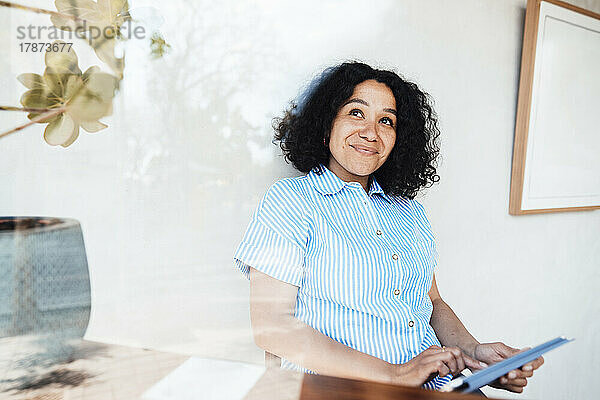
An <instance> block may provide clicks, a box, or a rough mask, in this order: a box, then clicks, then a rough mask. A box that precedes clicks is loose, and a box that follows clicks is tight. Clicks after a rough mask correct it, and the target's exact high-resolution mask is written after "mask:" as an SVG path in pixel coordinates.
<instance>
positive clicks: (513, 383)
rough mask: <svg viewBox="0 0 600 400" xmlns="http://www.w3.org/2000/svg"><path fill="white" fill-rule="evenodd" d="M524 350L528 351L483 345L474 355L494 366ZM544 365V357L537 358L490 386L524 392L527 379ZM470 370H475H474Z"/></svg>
mask: <svg viewBox="0 0 600 400" xmlns="http://www.w3.org/2000/svg"><path fill="white" fill-rule="evenodd" d="M524 350H527V349H521V350H519V349H515V348H512V347H509V346H507V345H505V344H504V343H500V342H495V343H482V344H479V345H477V346H476V347H475V351H474V353H473V355H474V356H475V358H476V359H478V360H479V361H483V362H485V363H487V364H494V363H497V362H499V361H502V360H504V359H506V358H509V357H512V356H513V355H514V354H516V353H519V352H521V351H524ZM543 363H544V357H539V358H536V359H535V360H533V361H531V362H529V363H527V364H525V365H523V366H522V367H521V368H518V369H515V370H512V371H510V372H509V373H508V374H506V375H504V376H502V377H500V378H499V379H497V380H496V381H495V382H494V383H492V384H490V386H492V387H495V388H498V389H505V390H508V391H510V392H515V393H521V392H523V388H524V387H525V386H527V378H530V377H531V376H533V371H534V370H536V369H538V368H539V367H540V366H541V365H542V364H543ZM470 369H471V370H474V369H473V368H470ZM475 369H477V368H475Z"/></svg>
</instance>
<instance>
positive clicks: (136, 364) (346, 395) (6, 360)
mask: <svg viewBox="0 0 600 400" xmlns="http://www.w3.org/2000/svg"><path fill="white" fill-rule="evenodd" d="M35 343H36V341H35V337H30V338H27V337H14V338H0V398H2V399H7V400H17V399H18V400H134V399H139V398H140V396H142V394H144V393H145V392H146V391H147V390H148V389H150V388H151V387H154V385H155V384H156V383H157V382H159V381H161V380H163V379H164V378H165V377H167V376H169V375H170V374H171V373H173V371H174V370H175V369H177V368H178V367H179V366H181V365H182V364H183V363H184V362H186V361H187V360H188V359H189V358H190V357H189V356H188V355H181V354H173V353H167V352H161V351H156V350H150V349H140V348H133V347H127V346H119V345H113V344H105V343H97V342H91V341H86V340H80V341H79V343H73V344H72V346H73V354H72V357H71V359H70V360H69V361H68V362H64V363H60V364H49V363H44V362H43V361H44V357H45V355H44V353H43V352H41V353H40V349H39V348H38V347H36V346H35ZM36 357H38V358H39V361H40V362H36V363H35V365H36V366H35V367H34V368H21V367H19V365H20V364H19V360H24V359H27V360H31V359H32V358H36ZM30 366H31V364H30ZM231 384H232V385H235V377H233V378H232V380H231ZM186 388H187V387H184V388H182V390H183V391H184V392H183V393H186ZM195 390H196V393H198V392H200V393H202V387H196V388H195ZM189 393H190V391H188V394H189ZM188 397H189V396H188ZM172 398H173V397H169V399H172ZM477 398H480V397H477V396H472V395H463V394H456V393H440V392H435V391H430V390H423V389H416V388H407V387H401V386H393V385H385V384H379V383H372V382H363V381H356V380H349V379H342V378H335V377H328V376H320V375H308V374H303V373H300V372H295V371H289V370H282V369H279V368H269V369H267V370H266V371H265V372H264V373H263V374H262V376H260V378H259V379H258V380H257V381H256V383H255V384H254V386H253V387H252V388H251V389H250V391H249V392H248V393H247V394H246V396H245V397H244V400H275V399H276V400H336V399H346V400H370V399H373V400H374V399H377V400H388V399H390V400H391V399H394V400H400V399H406V400H413V399H414V400H417V399H418V400H424V399H448V400H452V399H455V400H458V399H477ZM198 400H212V399H204V398H202V399H198ZM228 400H229V399H228ZM231 400H236V399H231Z"/></svg>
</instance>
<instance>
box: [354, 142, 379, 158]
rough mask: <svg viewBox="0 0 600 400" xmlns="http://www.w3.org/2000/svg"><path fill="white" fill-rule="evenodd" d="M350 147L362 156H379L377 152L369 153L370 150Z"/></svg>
mask: <svg viewBox="0 0 600 400" xmlns="http://www.w3.org/2000/svg"><path fill="white" fill-rule="evenodd" d="M349 146H350V147H352V148H353V149H354V150H356V151H357V152H359V153H360V154H364V155H367V156H372V155H374V154H377V152H376V151H369V150H365V149H360V148H356V147H354V146H352V145H349Z"/></svg>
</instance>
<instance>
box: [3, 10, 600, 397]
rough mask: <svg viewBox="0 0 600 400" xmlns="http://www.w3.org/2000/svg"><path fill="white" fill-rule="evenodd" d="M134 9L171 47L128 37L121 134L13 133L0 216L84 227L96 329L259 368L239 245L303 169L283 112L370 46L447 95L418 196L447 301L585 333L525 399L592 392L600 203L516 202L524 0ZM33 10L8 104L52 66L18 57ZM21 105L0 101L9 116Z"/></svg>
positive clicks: (6, 90)
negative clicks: (434, 174)
mask: <svg viewBox="0 0 600 400" xmlns="http://www.w3.org/2000/svg"><path fill="white" fill-rule="evenodd" d="M132 3H133V5H134V6H137V7H140V6H142V5H144V4H149V5H152V6H154V7H156V8H157V9H159V10H160V13H161V14H162V15H163V16H164V18H165V22H164V24H163V26H162V28H161V29H162V31H163V32H164V34H165V37H166V38H167V40H168V41H169V42H170V43H171V45H172V46H173V50H172V52H171V54H169V55H168V56H167V57H165V58H164V59H163V60H158V61H151V60H150V59H149V57H148V56H147V52H148V43H147V42H142V41H137V42H136V41H132V42H131V43H129V47H128V53H127V54H128V57H127V69H126V73H125V75H126V77H125V81H124V83H123V89H122V91H121V93H120V95H119V98H118V99H117V101H116V103H115V112H114V116H113V117H111V118H109V119H107V123H108V124H109V125H110V128H108V129H107V130H106V131H103V132H100V133H97V134H85V133H82V135H81V137H80V138H79V140H78V141H77V142H76V143H75V144H74V145H72V146H71V147H70V148H68V149H66V150H64V149H62V148H51V147H49V146H48V145H46V144H45V143H44V142H43V140H42V139H41V131H42V129H41V127H32V128H29V129H28V130H26V131H24V132H22V133H20V134H17V135H14V136H13V137H9V138H6V139H3V140H0V151H1V153H0V154H2V156H1V157H0V184H1V188H2V189H0V191H1V194H2V196H0V214H5V215H51V216H65V217H74V218H77V219H79V220H80V221H81V223H82V226H83V229H84V236H85V241H86V246H87V251H88V258H89V264H90V271H91V276H92V290H93V294H92V300H93V310H92V320H91V322H90V327H89V329H88V333H87V338H89V339H94V340H101V341H107V342H114V343H121V344H128V345H133V346H144V347H154V348H158V349H163V350H169V351H177V352H183V353H190V354H192V353H193V354H200V355H205V356H212V357H222V358H233V359H243V360H246V361H250V362H257V363H260V362H261V360H262V353H261V352H260V351H259V350H258V349H257V348H256V347H255V346H254V345H253V344H252V341H251V336H250V330H249V318H248V304H247V298H248V288H247V282H246V281H245V280H244V279H243V278H242V277H241V275H240V274H239V273H238V272H237V271H236V270H234V268H233V265H232V263H231V256H232V253H233V250H234V248H235V246H236V245H237V243H238V241H239V240H240V239H241V236H242V234H243V232H244V230H245V228H246V225H247V223H248V221H249V217H250V214H251V212H252V211H253V210H254V207H255V206H256V204H257V202H258V199H259V198H260V196H261V195H262V194H263V192H264V190H265V189H266V187H267V186H268V185H269V184H270V183H271V182H273V181H274V180H276V179H279V178H281V177H284V176H290V175H294V171H293V170H292V169H291V168H290V167H289V166H286V165H285V163H284V162H283V161H282V159H281V157H280V156H278V155H277V154H278V152H277V151H276V150H277V149H276V147H275V146H273V145H272V144H271V143H270V140H271V130H270V119H271V118H272V117H273V116H274V115H278V114H279V113H280V112H281V110H282V109H283V107H284V106H285V105H286V104H287V101H288V100H289V99H291V98H292V97H294V96H295V95H296V94H297V92H298V90H299V88H300V87H301V85H303V84H305V83H306V82H307V80H308V79H309V78H310V77H311V76H312V75H313V74H314V73H315V72H316V71H318V70H320V69H321V68H322V67H324V66H327V65H330V64H331V63H334V62H338V61H342V60H345V59H347V58H358V59H361V60H363V61H366V62H369V63H372V64H374V65H377V66H381V67H388V68H394V69H396V70H397V71H399V72H401V73H402V74H404V75H405V76H406V77H407V78H409V79H412V80H415V81H416V82H417V83H418V84H419V85H420V86H421V87H422V88H423V89H425V90H426V91H428V92H429V93H430V94H431V95H432V97H433V98H434V99H435V105H436V109H437V111H438V113H439V116H440V121H441V127H442V135H443V150H442V153H443V164H442V166H441V168H440V171H439V172H440V175H441V177H442V180H441V182H440V183H439V184H438V185H437V186H435V187H434V188H432V189H430V190H429V191H428V192H427V193H426V195H425V197H423V198H422V201H423V202H424V204H425V205H426V207H427V209H428V211H429V217H430V220H431V222H432V225H433V228H434V230H435V231H436V234H437V240H438V247H439V252H440V265H439V269H438V272H437V280H438V285H439V287H440V291H441V293H442V296H443V297H444V298H445V299H446V301H447V302H448V303H449V304H450V305H451V306H452V307H453V308H454V310H455V311H456V313H457V314H458V315H459V316H460V317H461V319H462V321H463V322H464V323H465V324H466V326H467V327H468V328H469V329H470V330H471V332H472V333H473V334H474V335H475V336H476V337H477V338H478V339H479V340H481V341H495V340H502V341H505V342H506V343H508V344H510V345H513V346H517V347H518V346H526V345H534V344H537V343H539V342H541V341H544V340H546V339H549V338H551V337H554V336H557V335H567V336H572V337H575V338H577V340H576V341H575V342H574V343H572V344H569V345H568V346H565V348H563V349H559V350H556V351H555V352H553V353H550V354H549V355H548V356H547V357H546V365H544V367H543V368H542V369H541V370H540V371H538V372H537V373H536V377H535V379H533V380H532V381H531V383H530V386H529V387H528V388H527V389H526V393H525V394H524V395H522V396H520V397H523V398H544V399H563V398H578V399H585V398H592V397H593V393H594V392H595V389H594V387H593V385H592V384H590V383H591V382H594V376H595V375H594V372H595V366H596V361H598V360H599V354H600V351H599V350H598V342H599V339H600V334H599V331H600V323H599V322H598V319H597V317H598V315H599V311H600V302H599V301H598V299H597V297H596V296H595V294H596V292H597V288H598V287H599V286H600V273H599V272H598V268H597V267H598V266H599V264H600V263H599V261H598V260H599V259H600V242H599V241H598V239H597V238H598V237H599V236H600V212H598V211H596V212H578V213H575V212H570V213H554V214H544V215H533V216H522V217H513V216H510V215H508V197H509V187H510V172H511V157H512V143H513V133H514V124H515V112H516V100H517V90H518V79H519V66H520V52H521V43H522V34H523V24H524V13H525V3H526V1H525V0H485V1H482V0H461V1H456V0H455V1H452V2H450V1H442V0H437V1H434V0H427V1H419V2H417V1H408V0H404V1H392V0H389V1H376V2H373V3H371V4H369V5H368V6H367V3H365V2H364V1H346V2H343V3H342V2H335V1H310V2H306V1H305V2H291V1H290V2H276V1H265V0H263V1H255V2H239V1H233V0H231V1H219V2H211V1H204V0H196V1H187V2H183V1H181V0H178V1H173V2H168V3H164V2H162V3H158V2H151V1H145V2H142V1H132ZM575 3H576V4H578V5H580V6H584V7H587V8H589V9H592V10H595V11H596V12H600V0H590V1H587V2H586V1H577V2H575ZM30 4H38V5H40V6H46V7H50V6H51V2H50V1H49V0H39V1H37V2H31V3H30ZM37 17H38V16H31V15H29V14H24V13H22V12H19V11H13V12H8V11H6V10H0V19H1V20H2V21H5V22H6V23H3V24H2V26H4V27H5V28H2V29H1V30H0V39H2V40H3V43H9V44H10V46H3V47H2V49H0V52H2V54H1V56H2V57H1V59H2V62H1V64H0V85H1V87H2V88H3V90H2V92H1V93H0V104H14V105H17V104H18V98H19V96H20V95H21V93H22V92H23V91H24V90H23V88H22V87H21V86H20V84H18V82H17V81H16V79H14V77H15V76H16V75H17V74H18V73H21V72H30V71H31V72H33V71H37V72H41V68H42V64H41V63H40V60H39V57H34V56H32V55H29V56H27V55H25V56H23V55H15V54H14V53H15V48H16V46H17V44H15V39H14V37H15V36H16V34H15V31H14V29H15V26H16V24H19V23H22V21H27V23H29V21H41V23H44V24H45V23H46V22H45V21H46V20H44V19H43V18H44V17H43V16H39V18H42V19H41V20H40V19H36V18H37ZM20 21H21V22H20ZM6 26H10V27H11V28H10V30H9V29H8V28H6ZM83 48H84V47H83V46H81V45H79V47H77V46H76V49H83ZM80 53H81V54H80ZM78 54H79V55H80V60H81V61H80V65H82V68H84V67H87V66H88V65H90V63H92V62H94V57H93V55H92V54H91V53H89V51H88V52H85V51H81V52H80V51H79V50H78ZM23 117H24V116H22V115H20V114H9V113H6V112H3V113H0V126H1V127H2V128H8V127H10V126H12V125H14V124H16V123H18V122H19V121H23ZM488 393H493V395H495V396H504V397H511V396H510V395H505V394H503V393H501V392H496V391H492V390H489V391H488Z"/></svg>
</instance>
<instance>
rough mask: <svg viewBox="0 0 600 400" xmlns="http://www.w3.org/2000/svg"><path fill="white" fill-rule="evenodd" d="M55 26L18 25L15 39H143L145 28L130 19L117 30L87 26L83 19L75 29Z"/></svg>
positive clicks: (108, 27) (107, 27) (109, 27)
mask: <svg viewBox="0 0 600 400" xmlns="http://www.w3.org/2000/svg"><path fill="white" fill-rule="evenodd" d="M62 28H63V29H60V28H57V27H56V26H54V25H48V26H39V25H31V24H30V25H27V26H24V25H19V26H17V40H24V39H29V40H40V39H43V40H58V39H60V40H70V39H73V38H76V39H84V40H88V39H93V40H96V39H99V38H101V37H103V38H104V39H114V38H119V39H132V38H134V39H145V38H146V28H144V27H143V26H141V25H136V26H132V23H131V21H125V22H124V23H123V25H121V26H120V27H119V30H118V31H117V30H116V29H114V28H113V27H112V26H106V27H104V28H103V29H100V28H99V27H97V26H88V24H87V21H85V20H84V21H83V22H82V23H81V24H80V25H78V26H77V27H76V28H75V29H70V28H69V27H62Z"/></svg>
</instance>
